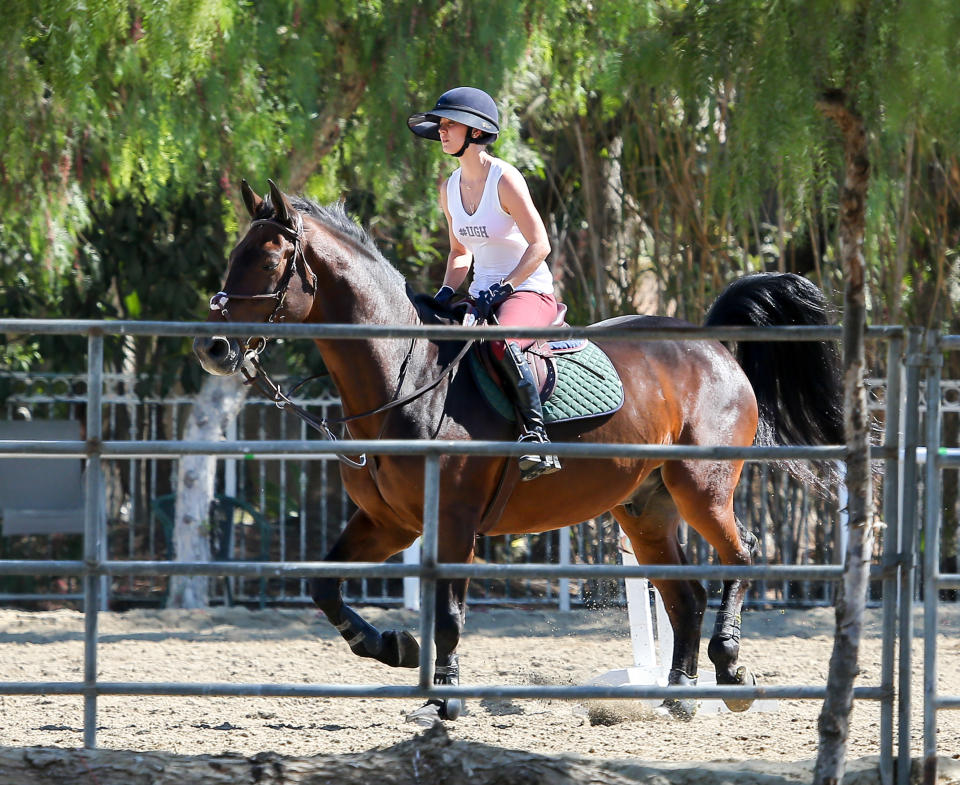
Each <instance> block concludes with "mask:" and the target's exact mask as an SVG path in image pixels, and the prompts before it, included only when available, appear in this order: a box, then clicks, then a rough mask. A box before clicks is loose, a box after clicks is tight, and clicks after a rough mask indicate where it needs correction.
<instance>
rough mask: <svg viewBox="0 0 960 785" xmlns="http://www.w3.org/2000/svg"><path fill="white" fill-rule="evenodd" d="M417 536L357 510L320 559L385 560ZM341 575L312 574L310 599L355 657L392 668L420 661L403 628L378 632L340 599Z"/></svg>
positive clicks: (340, 560) (412, 640) (413, 639)
mask: <svg viewBox="0 0 960 785" xmlns="http://www.w3.org/2000/svg"><path fill="white" fill-rule="evenodd" d="M416 537H417V534H416V532H409V531H406V530H403V529H400V528H399V527H392V526H387V525H381V524H378V523H376V522H375V521H374V520H373V519H371V518H370V516H368V515H367V514H366V513H365V512H363V511H362V510H358V511H357V512H356V513H355V514H354V515H353V517H352V518H351V519H350V522H349V523H348V524H347V526H346V528H345V529H344V530H343V533H342V534H341V535H340V537H339V538H338V539H337V542H336V543H335V544H334V546H333V548H332V549H331V550H330V553H328V554H327V556H326V558H325V559H324V561H333V562H349V561H385V560H386V559H388V558H389V557H390V556H392V555H393V554H395V553H398V552H399V551H402V550H403V549H404V548H406V547H407V546H409V545H410V544H411V543H412V542H413V541H414V540H415V539H416ZM342 583H343V579H342V578H315V579H314V580H313V582H312V584H311V590H312V591H311V593H312V596H313V601H314V602H315V603H316V604H317V607H319V608H320V610H322V611H323V612H324V614H326V616H327V618H328V619H329V620H330V623H331V624H332V625H333V626H334V627H336V628H337V630H338V631H339V633H340V635H341V636H342V637H343V639H344V640H345V641H346V642H347V645H349V646H350V649H351V650H352V651H353V653H354V654H356V655H357V656H359V657H371V658H372V659H375V660H378V661H379V662H382V663H384V664H386V665H390V666H391V667H394V668H397V667H399V668H416V667H418V666H419V665H420V645H419V644H418V643H417V641H416V639H415V638H414V637H413V636H412V635H411V634H410V633H409V632H407V631H406V630H385V631H383V632H381V631H380V630H378V629H377V628H376V627H374V626H373V625H372V624H370V623H369V622H368V621H366V620H365V619H364V618H363V617H361V616H360V614H359V613H357V612H356V611H355V610H353V608H351V607H350V606H349V605H347V604H346V603H345V602H344V601H343V594H342V591H341V584H342Z"/></svg>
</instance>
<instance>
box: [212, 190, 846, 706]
mask: <svg viewBox="0 0 960 785" xmlns="http://www.w3.org/2000/svg"><path fill="white" fill-rule="evenodd" d="M269 182H270V194H269V196H266V197H264V198H261V197H260V196H258V195H257V194H256V193H255V192H254V191H253V189H252V188H251V187H250V186H249V185H248V184H247V183H246V181H244V182H243V183H242V187H241V190H242V195H243V201H244V204H245V206H246V208H247V211H248V212H249V214H250V217H251V219H252V221H251V225H250V227H249V229H248V231H247V233H246V235H245V236H244V237H243V238H242V239H241V240H240V242H239V243H238V244H237V246H236V247H235V248H234V249H233V251H232V252H231V254H230V259H229V267H228V271H227V276H226V282H225V284H224V288H223V291H222V292H218V293H217V294H216V295H214V297H213V298H212V300H211V310H210V313H209V316H208V321H221V320H225V319H229V320H230V321H243V322H264V321H271V322H273V321H280V320H283V321H286V322H301V323H311V324H318V323H330V324H357V323H364V324H380V325H397V324H400V325H417V324H419V323H421V322H420V318H419V316H418V311H417V309H416V308H415V307H414V305H413V304H412V303H411V301H410V299H408V297H407V295H406V293H405V282H404V279H403V277H402V276H401V275H400V273H399V272H398V271H397V270H396V269H395V268H394V267H393V266H391V265H390V263H389V262H387V260H386V259H385V258H384V257H383V256H382V255H381V254H380V252H379V251H378V250H377V248H376V246H375V244H374V243H373V241H372V240H371V238H370V237H369V235H368V234H367V233H366V232H364V231H363V229H361V228H360V227H359V226H358V225H357V224H356V223H355V222H354V221H353V220H351V219H350V218H349V217H348V216H347V215H346V213H345V211H344V209H343V207H342V206H340V205H333V206H320V205H317V204H315V203H314V202H312V201H309V200H307V199H303V198H299V197H289V196H287V195H286V194H283V193H282V192H281V191H280V190H279V188H278V187H277V186H276V184H275V183H274V182H273V181H272V180H271V181H269ZM826 323H827V322H826V303H825V298H824V297H823V294H822V293H821V292H820V290H819V289H818V288H817V287H815V286H814V285H813V284H812V283H811V282H809V281H807V280H806V279H804V278H802V277H800V276H797V275H793V274H756V275H751V276H745V277H743V278H740V279H738V280H736V281H734V282H733V283H732V284H731V285H730V286H728V287H727V289H726V290H725V291H724V292H723V293H722V294H721V296H720V297H719V299H718V300H717V302H716V303H715V304H714V305H713V307H712V308H711V310H710V312H709V314H708V316H707V319H706V324H707V325H786V324H794V325H824V324H826ZM676 324H684V323H683V322H679V321H678V320H674V319H667V318H657V317H645V316H626V317H617V318H614V319H609V320H606V321H604V322H600V323H599V324H598V325H596V326H597V327H602V326H616V327H619V328H624V327H629V328H635V329H636V331H637V336H638V337H642V336H643V332H644V328H647V327H660V326H664V325H676ZM258 340H259V339H258ZM594 342H595V343H596V344H597V345H599V346H600V347H601V348H602V349H603V351H604V352H605V353H606V354H607V355H608V356H609V358H610V360H611V361H612V362H613V364H614V366H615V367H616V369H617V371H618V372H619V374H620V377H621V379H622V382H623V387H624V404H623V406H622V407H621V408H620V409H619V411H617V412H615V413H614V414H611V415H608V416H605V417H599V418H593V419H585V420H579V421H573V422H569V423H566V424H564V423H558V424H554V425H551V426H550V427H549V432H550V438H551V440H553V441H560V442H565V441H566V442H584V443H591V442H593V443H597V442H607V443H621V444H627V443H629V444H667V445H669V444H677V445H733V446H749V445H751V444H754V443H755V442H756V443H758V444H839V443H843V441H844V439H843V426H842V395H841V387H840V376H839V363H838V358H837V352H836V349H835V348H834V347H833V346H832V344H829V343H827V342H815V341H810V342H790V343H787V342H781V343H775V342H774V343H767V342H752V343H747V342H741V343H740V344H739V345H738V347H737V357H735V356H734V355H733V354H731V352H730V351H728V349H727V348H726V347H725V346H724V345H723V344H721V343H720V342H718V341H713V340H696V341H683V340H646V341H635V342H634V341H624V340H604V339H603V338H600V337H598V338H597V339H596V340H595V341H594ZM316 344H317V346H318V348H319V350H320V353H321V355H322V357H323V361H324V363H325V365H326V368H327V370H328V371H329V373H330V376H331V378H332V380H333V382H334V383H335V385H336V388H337V390H338V391H339V394H340V397H341V401H342V406H343V412H344V414H347V415H356V414H360V413H368V412H377V410H378V409H379V408H380V407H382V405H383V404H384V403H386V402H388V401H389V400H390V399H391V396H399V395H400V393H401V389H400V388H401V387H402V388H403V390H404V391H406V390H410V389H413V388H414V387H419V386H421V385H423V386H425V387H428V388H429V387H430V385H429V383H430V382H431V381H433V380H436V379H437V377H438V375H440V374H441V372H442V370H443V369H444V367H445V365H447V364H449V363H450V358H451V356H452V352H453V351H454V350H451V348H450V344H451V342H450V341H433V340H428V339H419V340H415V341H412V342H409V343H408V342H401V341H397V340H393V339H386V338H383V339H381V338H369V339H362V340H346V341H344V340H339V341H338V340H334V339H326V338H324V339H317V340H316ZM258 348H262V346H260V347H258ZM249 349H250V347H248V346H247V345H246V344H244V343H243V342H241V341H238V340H237V339H235V338H226V337H222V336H215V337H198V338H196V340H195V341H194V351H195V353H196V355H197V357H198V359H199V360H200V362H201V364H202V365H203V367H204V368H205V369H206V370H207V371H208V372H210V373H213V374H220V375H227V374H233V373H236V372H237V371H238V370H239V369H240V368H241V366H242V364H243V362H244V357H245V354H246V352H247V351H248V350H249ZM737 358H739V360H738V359H737ZM460 365H461V367H457V368H456V369H454V370H453V371H452V372H451V373H450V375H449V376H448V377H446V379H444V380H443V381H444V383H442V384H438V385H436V386H434V387H432V388H430V389H427V391H426V392H424V393H423V394H422V395H420V396H419V397H417V398H416V399H415V400H412V401H409V402H408V403H406V404H405V405H403V406H401V407H398V408H394V409H392V410H390V411H385V412H383V411H381V412H379V413H373V414H370V416H362V417H360V418H358V419H353V420H352V421H350V422H349V423H348V424H347V425H346V428H347V431H348V433H349V436H350V437H352V438H356V439H378V438H388V439H456V440H463V439H479V440H505V441H513V440H514V438H515V433H514V430H513V429H514V426H513V425H512V424H510V423H508V422H507V421H506V420H502V419H500V418H498V417H494V416H491V413H490V412H489V410H488V408H487V404H486V403H485V401H484V399H483V398H482V397H481V393H480V392H479V390H478V389H477V386H476V384H475V382H474V381H473V379H472V378H471V374H470V372H469V370H468V369H467V368H466V367H465V366H466V365H467V364H466V363H461V364H460ZM506 461H509V462H510V464H511V465H515V463H516V460H515V458H512V457H489V456H458V455H450V456H445V457H444V458H443V459H442V461H441V464H440V472H441V473H440V483H441V489H440V499H439V552H438V559H439V561H440V562H463V563H469V562H470V561H472V559H473V556H474V547H475V542H476V539H477V536H478V533H479V532H478V529H479V526H480V518H481V512H482V511H483V510H485V509H487V508H488V506H489V505H490V502H491V500H492V499H493V498H494V496H495V494H497V493H498V487H499V485H498V484H499V483H500V478H501V475H502V474H503V472H504V471H505V470H507V469H509V468H510V467H509V466H505V462H506ZM742 466H743V461H742V460H713V459H701V460H689V459H677V460H654V459H632V458H631V459H628V458H615V459H603V460H597V459H585V458H584V459H573V458H565V459H564V465H563V469H562V470H561V471H560V472H557V473H555V474H552V475H548V476H543V477H540V478H538V479H536V480H534V481H532V482H524V483H521V482H517V481H516V476H514V484H513V486H512V490H511V491H510V492H509V495H508V497H507V498H506V501H505V503H504V504H503V506H502V513H501V514H500V515H499V518H498V519H497V520H495V521H494V522H493V524H492V525H489V526H488V528H487V529H486V530H485V531H484V532H483V533H484V534H488V535H500V534H522V533H534V532H546V531H550V530H553V529H558V528H562V527H564V526H568V525H571V524H576V523H579V522H581V521H585V520H588V519H591V518H595V517H596V516H599V515H602V514H603V513H606V512H610V513H611V514H612V515H613V517H614V518H615V519H616V520H617V522H618V523H619V524H620V527H621V528H622V530H623V531H624V533H625V534H626V535H627V537H628V538H629V541H630V544H631V545H632V547H633V552H634V554H635V555H636V557H637V561H638V562H639V563H640V564H652V565H659V564H668V565H679V564H684V563H685V562H686V559H685V557H684V554H683V551H682V550H681V547H680V543H679V541H678V527H679V525H680V523H681V522H682V521H686V522H687V523H688V524H689V525H690V526H691V527H693V529H695V530H696V531H697V532H699V534H700V535H702V536H703V537H704V539H706V541H707V542H708V543H709V544H710V545H711V546H712V547H713V548H715V549H716V551H717V554H718V556H719V559H720V561H721V562H722V563H723V564H729V565H744V566H746V565H750V564H752V563H753V562H754V560H755V559H756V558H757V556H758V543H757V539H756V537H755V536H754V535H753V534H752V533H751V532H749V531H747V530H746V529H745V528H744V527H743V526H742V525H741V524H740V523H739V522H738V521H737V519H736V518H735V516H734V509H733V498H734V489H735V488H736V486H737V482H738V480H739V478H740V473H741V469H742ZM788 468H792V469H794V470H798V469H797V464H796V463H791V464H790V465H789V466H788ZM807 471H809V468H807ZM341 473H342V477H343V483H344V486H345V488H346V491H347V493H348V494H349V496H350V498H351V499H352V500H353V502H354V503H355V504H356V507H357V510H356V512H355V513H354V514H353V516H352V517H351V518H350V520H349V522H348V523H347V525H346V527H345V529H344V530H343V532H342V534H341V535H340V537H339V538H338V539H337V541H336V543H335V544H334V545H333V547H332V548H331V550H330V552H329V553H328V554H327V556H326V557H325V560H327V561H334V562H351V561H383V560H386V559H387V558H389V557H390V556H392V555H394V554H396V553H398V552H400V551H401V550H403V549H404V548H406V547H407V546H409V545H411V544H412V543H413V542H414V541H415V540H416V538H417V537H418V536H419V535H420V534H421V531H422V517H423V480H422V478H423V459H422V458H421V457H419V456H399V455H397V456H394V455H383V456H376V457H372V456H371V459H370V460H369V461H368V464H367V465H366V466H360V465H346V466H341ZM341 583H342V580H339V579H334V578H321V579H316V580H314V581H313V582H312V585H311V588H312V592H311V593H312V597H313V600H314V601H315V602H316V604H317V606H318V607H319V608H320V609H321V610H323V611H324V613H325V614H326V616H327V618H328V619H329V620H330V622H331V623H332V624H333V625H334V626H335V627H336V629H337V630H339V631H340V634H341V635H342V637H343V638H344V639H345V640H346V641H347V642H348V644H349V646H350V648H351V649H352V651H353V652H354V654H357V655H359V656H361V657H372V658H374V659H376V660H379V661H380V662H383V663H385V664H387V665H390V666H394V667H397V666H399V667H410V668H414V667H417V666H418V664H419V644H418V643H417V641H416V639H415V638H414V637H413V636H412V635H411V634H410V633H409V632H407V631H397V630H387V631H380V630H377V629H376V628H374V627H373V626H372V625H371V624H369V623H368V622H367V621H365V620H364V619H363V618H362V617H361V616H360V614H358V613H357V612H356V611H355V610H354V609H352V608H351V607H349V606H348V605H347V604H346V603H344V601H343V598H342V594H341ZM653 583H654V585H655V586H656V587H657V588H658V589H659V591H660V593H661V595H662V597H663V601H664V605H665V606H666V609H667V613H668V615H669V618H670V623H671V625H672V627H673V632H674V648H673V657H672V662H671V669H670V673H669V678H668V684H669V685H689V684H695V683H696V678H697V660H698V655H699V644H700V632H701V623H702V619H703V615H704V612H705V610H706V604H707V603H706V593H705V591H704V589H703V587H702V586H701V584H700V582H698V581H695V580H676V579H675V580H654V581H653ZM748 586H749V582H748V581H747V580H744V579H737V580H727V581H725V582H724V586H723V593H722V598H721V605H720V609H719V611H718V612H717V617H716V623H715V626H714V631H713V634H712V637H711V639H710V644H709V647H708V656H709V657H710V660H711V661H712V662H713V665H714V667H715V669H716V679H717V683H718V684H722V685H728V684H729V685H736V684H746V685H750V684H754V683H755V679H754V677H753V675H752V674H751V673H750V671H749V670H748V668H746V667H745V666H743V665H740V664H739V662H738V657H739V651H740V640H741V631H740V611H741V608H742V604H743V600H744V596H745V593H746V591H747V588H748ZM466 595H467V580H466V579H455V580H447V579H445V580H438V581H437V595H436V596H437V613H436V627H435V642H436V660H435V673H434V683H436V684H445V685H456V684H459V676H460V672H459V662H458V655H457V647H458V644H459V641H460V637H461V633H462V631H463V627H464V621H465V614H466ZM431 703H433V704H435V706H436V712H437V715H438V716H439V717H440V718H441V719H456V717H457V716H458V715H459V713H460V711H461V709H462V702H461V701H459V700H453V699H450V700H445V701H431ZM751 703H752V701H751V700H742V699H740V700H733V699H731V700H730V701H728V705H729V706H730V707H731V708H732V709H733V710H739V711H743V710H746V709H747V708H748V707H749V706H750V704H751ZM664 705H665V707H666V709H668V710H669V711H670V712H671V713H672V714H674V715H676V716H678V717H683V718H689V717H690V716H692V714H693V712H695V711H696V702H695V701H687V700H667V701H665V702H664Z"/></svg>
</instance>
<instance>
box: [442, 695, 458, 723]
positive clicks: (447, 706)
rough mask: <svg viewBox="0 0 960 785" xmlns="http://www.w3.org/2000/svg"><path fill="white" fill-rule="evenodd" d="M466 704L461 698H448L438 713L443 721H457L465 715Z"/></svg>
mask: <svg viewBox="0 0 960 785" xmlns="http://www.w3.org/2000/svg"><path fill="white" fill-rule="evenodd" d="M463 709H464V703H463V700H462V699H461V698H447V699H446V700H445V701H443V703H442V704H441V706H440V711H439V712H438V713H439V715H440V719H441V720H456V719H459V717H460V715H461V714H462V713H463Z"/></svg>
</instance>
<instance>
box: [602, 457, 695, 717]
mask: <svg viewBox="0 0 960 785" xmlns="http://www.w3.org/2000/svg"><path fill="white" fill-rule="evenodd" d="M611 512H612V513H613V516H614V518H616V519H617V522H618V523H619V524H620V527H621V528H622V529H623V531H624V532H625V533H626V534H627V536H628V537H629V538H630V543H631V545H632V546H633V552H634V555H635V556H636V557H637V562H638V563H639V564H686V563H687V562H686V557H685V556H684V554H683V550H682V549H681V547H680V542H679V540H678V538H677V532H678V529H679V526H680V523H681V519H680V516H679V514H678V513H677V508H676V506H675V505H674V503H673V500H672V499H671V498H670V496H669V494H668V493H667V492H666V489H665V488H664V486H663V484H662V483H661V482H660V477H659V472H657V473H655V474H654V475H651V477H650V478H648V480H647V481H646V482H645V483H644V486H643V487H642V488H641V490H640V491H638V493H637V494H635V495H634V497H633V498H632V499H631V500H630V501H629V502H628V503H627V504H625V505H623V506H620V507H616V508H614V509H613V510H612V511H611ZM651 582H652V583H653V585H654V586H655V587H656V588H657V590H658V591H659V592H660V596H661V597H662V598H663V604H664V608H665V609H666V611H667V615H668V616H669V617H670V626H671V627H672V628H673V659H672V660H671V663H670V673H669V676H668V678H667V684H668V685H677V686H688V685H692V684H696V683H697V660H698V658H699V654H700V627H701V624H702V622H703V613H704V610H705V609H706V606H707V596H706V592H705V591H704V590H703V587H702V586H701V585H700V583H699V582H698V581H692V580H654V581H651ZM663 706H664V708H666V709H667V710H668V711H669V712H670V713H671V714H672V715H673V716H675V717H678V718H680V719H690V718H692V717H693V715H694V714H695V713H696V711H697V701H696V700H695V699H689V698H685V699H676V698H669V699H667V700H665V701H664V702H663Z"/></svg>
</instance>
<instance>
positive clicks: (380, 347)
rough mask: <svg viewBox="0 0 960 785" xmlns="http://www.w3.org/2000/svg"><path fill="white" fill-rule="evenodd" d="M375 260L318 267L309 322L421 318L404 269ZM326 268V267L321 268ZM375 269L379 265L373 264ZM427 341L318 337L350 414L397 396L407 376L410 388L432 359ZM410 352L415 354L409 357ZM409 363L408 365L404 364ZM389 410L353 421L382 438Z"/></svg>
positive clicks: (362, 431)
mask: <svg viewBox="0 0 960 785" xmlns="http://www.w3.org/2000/svg"><path fill="white" fill-rule="evenodd" d="M379 264H380V265H381V266H382V267H383V268H384V269H377V263H376V262H375V261H374V260H370V259H366V258H360V259H349V258H341V259H337V260H335V261H332V262H328V263H326V264H324V265H320V264H317V265H312V266H314V272H316V274H317V277H318V279H319V280H318V287H317V297H316V300H315V303H314V308H313V310H312V311H311V312H310V314H309V316H308V317H307V320H306V321H307V322H309V323H314V324H321V323H322V324H380V325H397V324H408V323H409V324H410V325H416V324H417V323H418V319H417V314H416V311H415V310H414V308H413V305H412V304H411V303H410V301H409V300H408V299H407V297H406V294H405V292H404V289H403V279H402V278H401V277H400V275H399V273H396V272H395V271H394V270H392V268H391V269H388V268H387V267H386V265H387V263H386V262H385V261H381V262H380V263H379ZM320 267H322V270H321V269H319V268H320ZM371 268H373V269H371ZM428 343H429V342H427V341H419V340H418V341H411V340H410V339H405V338H401V339H398V338H362V339H340V340H330V339H318V340H317V341H316V344H317V347H318V348H319V350H320V353H321V355H322V356H323V361H324V364H325V365H326V367H327V370H328V371H329V372H330V375H331V377H332V379H333V382H334V384H335V385H336V387H337V390H338V392H339V393H340V400H341V402H342V404H343V413H344V415H345V416H349V415H355V414H362V413H365V412H369V411H373V410H374V409H377V408H379V407H381V406H383V405H384V404H386V403H388V402H389V401H390V400H392V399H393V398H394V397H395V395H396V393H397V390H398V386H399V385H400V383H401V376H403V377H404V378H403V382H404V385H403V387H404V390H407V391H409V389H411V387H412V385H411V379H415V378H417V376H418V375H419V373H418V369H417V367H416V366H421V367H422V366H423V365H424V364H425V363H426V362H427V354H428V353H429V351H430V347H429V346H428ZM408 357H409V359H408ZM405 363H406V366H407V367H406V368H404V365H405ZM383 417H384V415H377V416H373V417H367V418H362V419H360V420H357V421H355V422H353V423H350V425H349V429H350V432H351V434H352V435H353V436H354V437H355V438H371V439H372V438H376V437H377V436H378V435H379V434H380V428H381V424H382V422H383V419H382V418H383Z"/></svg>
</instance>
